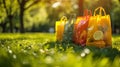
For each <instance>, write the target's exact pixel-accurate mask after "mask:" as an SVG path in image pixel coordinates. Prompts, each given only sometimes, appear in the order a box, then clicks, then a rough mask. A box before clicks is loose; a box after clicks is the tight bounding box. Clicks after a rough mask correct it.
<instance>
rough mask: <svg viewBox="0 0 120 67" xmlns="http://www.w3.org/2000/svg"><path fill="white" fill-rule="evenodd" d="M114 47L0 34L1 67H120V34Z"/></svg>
mask: <svg viewBox="0 0 120 67" xmlns="http://www.w3.org/2000/svg"><path fill="white" fill-rule="evenodd" d="M112 40H113V42H112V43H113V44H112V48H111V47H107V48H97V47H92V46H91V47H90V46H86V47H81V46H78V45H75V44H73V43H56V42H55V34H48V33H25V34H7V33H6V34H0V67H120V35H113V37H112Z"/></svg>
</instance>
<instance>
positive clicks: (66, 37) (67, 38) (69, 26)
mask: <svg viewBox="0 0 120 67" xmlns="http://www.w3.org/2000/svg"><path fill="white" fill-rule="evenodd" d="M75 20H76V15H75V14H73V15H71V16H70V18H69V19H68V21H67V22H66V24H65V26H64V33H63V42H72V38H73V29H74V22H75Z"/></svg>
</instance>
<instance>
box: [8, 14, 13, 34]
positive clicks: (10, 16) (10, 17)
mask: <svg viewBox="0 0 120 67" xmlns="http://www.w3.org/2000/svg"><path fill="white" fill-rule="evenodd" d="M8 18H9V23H10V32H11V33H13V22H12V18H13V16H12V15H9V16H8Z"/></svg>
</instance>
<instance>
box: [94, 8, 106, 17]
mask: <svg viewBox="0 0 120 67" xmlns="http://www.w3.org/2000/svg"><path fill="white" fill-rule="evenodd" d="M98 10H99V15H100V16H102V12H103V15H106V12H105V10H104V8H103V7H98V8H96V9H95V10H94V16H96V14H97V11H98Z"/></svg>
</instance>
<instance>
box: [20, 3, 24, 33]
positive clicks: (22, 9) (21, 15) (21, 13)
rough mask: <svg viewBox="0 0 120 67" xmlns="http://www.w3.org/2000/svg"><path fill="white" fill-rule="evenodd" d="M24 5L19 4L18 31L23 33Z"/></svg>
mask: <svg viewBox="0 0 120 67" xmlns="http://www.w3.org/2000/svg"><path fill="white" fill-rule="evenodd" d="M23 18H24V7H23V5H21V6H20V32H21V33H24V32H25V29H24V20H23Z"/></svg>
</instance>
